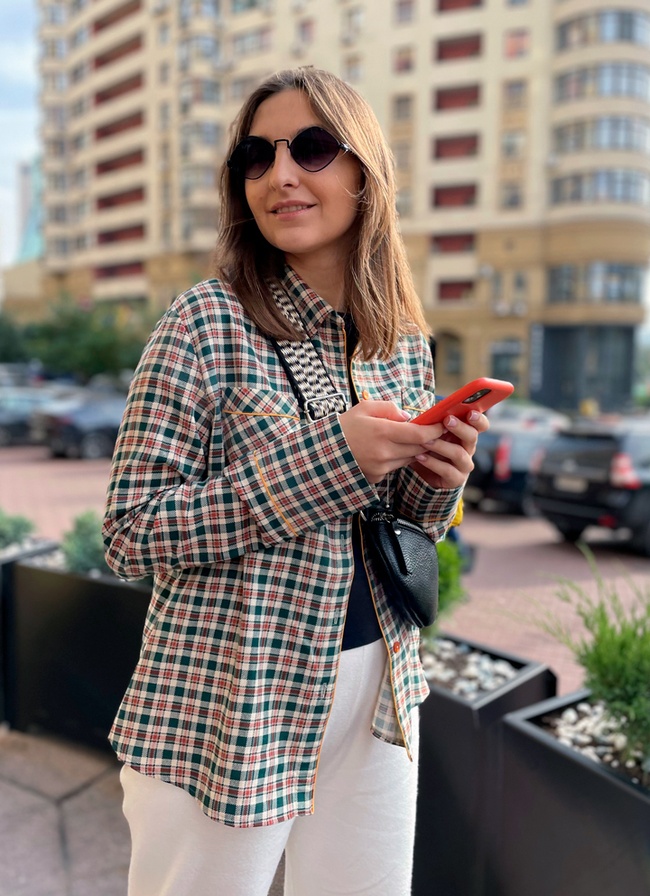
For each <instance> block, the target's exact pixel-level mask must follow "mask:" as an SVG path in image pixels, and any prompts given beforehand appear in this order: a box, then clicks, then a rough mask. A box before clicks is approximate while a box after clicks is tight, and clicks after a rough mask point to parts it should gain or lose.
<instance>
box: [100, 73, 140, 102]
mask: <svg viewBox="0 0 650 896" xmlns="http://www.w3.org/2000/svg"><path fill="white" fill-rule="evenodd" d="M143 84H144V75H143V74H142V72H138V74H137V75H131V76H130V77H129V78H124V80H123V81H118V82H117V84H111V86H110V87H105V88H104V89H103V90H98V91H97V93H96V94H95V105H96V106H101V104H102V103H108V102H110V100H115V99H117V98H118V97H119V96H124V94H125V93H132V92H133V91H134V90H139V89H140V88H141V87H142V85H143Z"/></svg>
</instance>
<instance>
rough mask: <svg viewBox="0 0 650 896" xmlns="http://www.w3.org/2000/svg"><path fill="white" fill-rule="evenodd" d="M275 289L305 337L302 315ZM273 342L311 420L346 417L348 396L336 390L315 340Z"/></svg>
mask: <svg viewBox="0 0 650 896" xmlns="http://www.w3.org/2000/svg"><path fill="white" fill-rule="evenodd" d="M272 289H273V296H274V298H275V301H276V302H277V305H278V307H279V308H280V310H281V311H282V313H283V314H284V316H285V317H286V318H288V320H289V321H290V322H291V323H292V324H293V325H294V327H296V329H297V330H299V331H300V332H303V333H304V327H303V324H302V320H301V318H300V315H299V314H298V311H297V310H296V308H295V306H294V304H293V302H292V301H291V299H290V298H289V296H288V295H287V294H286V292H285V291H284V290H283V289H281V288H280V287H279V286H276V285H273V286H272ZM272 342H273V347H274V348H275V350H276V352H277V353H278V357H279V358H280V361H281V362H282V366H283V367H284V369H285V370H286V372H287V375H288V377H289V381H290V383H291V387H292V389H293V391H294V392H295V393H296V397H297V398H298V401H299V403H300V407H301V408H302V409H303V411H304V412H305V414H306V415H307V416H308V417H309V418H310V420H321V419H322V418H323V417H328V416H329V415H330V414H342V413H343V412H344V411H346V410H347V407H348V403H347V399H346V397H345V395H344V393H343V392H340V391H339V390H338V389H336V387H335V386H334V384H333V383H332V380H331V378H330V375H329V374H328V372H327V370H326V368H325V365H324V364H323V362H322V360H321V357H320V355H319V354H318V352H317V351H316V348H315V346H314V344H313V342H312V341H311V339H305V340H304V341H303V342H294V341H292V340H291V339H273V340H272Z"/></svg>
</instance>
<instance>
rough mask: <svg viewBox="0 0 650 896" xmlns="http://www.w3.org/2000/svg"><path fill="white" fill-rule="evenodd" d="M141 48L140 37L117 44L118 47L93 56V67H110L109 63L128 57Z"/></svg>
mask: <svg viewBox="0 0 650 896" xmlns="http://www.w3.org/2000/svg"><path fill="white" fill-rule="evenodd" d="M141 47H142V37H141V36H140V35H138V36H137V37H132V38H130V39H129V40H126V41H123V42H122V43H121V44H118V46H116V47H111V49H110V50H106V52H104V53H100V54H99V55H98V56H95V61H94V67H95V68H103V67H104V66H105V65H110V64H111V62H117V60H118V59H122V58H123V57H124V56H129V55H130V54H131V53H135V52H137V51H138V50H139V49H140V48H141Z"/></svg>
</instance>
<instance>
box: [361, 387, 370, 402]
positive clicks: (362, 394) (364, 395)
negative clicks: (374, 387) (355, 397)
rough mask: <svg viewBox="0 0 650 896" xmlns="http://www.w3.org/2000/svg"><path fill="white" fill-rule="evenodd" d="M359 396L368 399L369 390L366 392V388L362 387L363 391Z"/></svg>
mask: <svg viewBox="0 0 650 896" xmlns="http://www.w3.org/2000/svg"><path fill="white" fill-rule="evenodd" d="M361 397H362V398H363V400H364V401H368V399H369V398H370V392H368V390H367V389H364V390H363V392H362V393H361Z"/></svg>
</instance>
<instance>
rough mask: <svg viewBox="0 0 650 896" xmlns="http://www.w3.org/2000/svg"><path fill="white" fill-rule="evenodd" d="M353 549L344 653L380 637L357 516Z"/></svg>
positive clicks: (348, 319)
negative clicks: (352, 576)
mask: <svg viewBox="0 0 650 896" xmlns="http://www.w3.org/2000/svg"><path fill="white" fill-rule="evenodd" d="M341 317H343V319H344V321H345V335H346V354H347V365H346V366H347V371H348V381H349V383H350V395H351V397H352V404H358V402H359V399H358V398H357V395H356V393H355V391H354V386H353V385H352V377H351V376H350V359H351V358H352V353H353V352H354V350H355V348H356V345H357V342H358V341H359V333H358V331H357V328H356V326H355V325H354V321H353V320H352V315H351V314H349V313H347V314H342V315H341ZM352 549H353V552H354V578H353V579H352V587H351V589H350V597H349V600H348V612H347V616H346V618H345V628H344V630H343V645H342V649H343V650H351V649H352V648H353V647H363V645H364V644H371V643H372V642H373V641H378V640H380V638H381V637H382V634H381V629H380V628H379V622H378V620H377V613H376V611H375V605H374V603H373V600H372V593H371V591H370V584H369V582H368V576H367V574H366V567H365V565H364V562H363V551H362V548H361V527H360V518H359V514H358V513H357V514H355V516H354V519H353V520H352Z"/></svg>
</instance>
